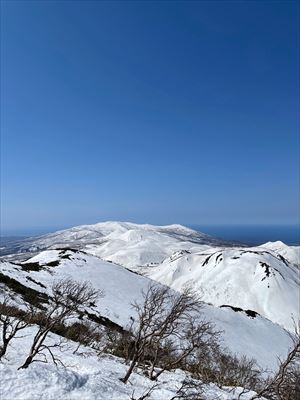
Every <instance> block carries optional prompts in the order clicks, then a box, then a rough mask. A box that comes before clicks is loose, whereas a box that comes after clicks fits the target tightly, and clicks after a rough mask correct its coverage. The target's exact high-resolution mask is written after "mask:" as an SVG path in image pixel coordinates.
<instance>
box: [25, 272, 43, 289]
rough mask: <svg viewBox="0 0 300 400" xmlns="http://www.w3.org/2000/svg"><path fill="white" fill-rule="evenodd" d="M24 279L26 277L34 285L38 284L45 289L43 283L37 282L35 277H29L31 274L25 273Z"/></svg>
mask: <svg viewBox="0 0 300 400" xmlns="http://www.w3.org/2000/svg"><path fill="white" fill-rule="evenodd" d="M26 279H27V280H28V281H31V282H33V283H35V284H36V285H39V286H40V287H42V288H44V289H46V286H45V285H43V284H42V283H41V282H38V281H36V280H35V279H33V278H31V276H29V275H27V276H26Z"/></svg>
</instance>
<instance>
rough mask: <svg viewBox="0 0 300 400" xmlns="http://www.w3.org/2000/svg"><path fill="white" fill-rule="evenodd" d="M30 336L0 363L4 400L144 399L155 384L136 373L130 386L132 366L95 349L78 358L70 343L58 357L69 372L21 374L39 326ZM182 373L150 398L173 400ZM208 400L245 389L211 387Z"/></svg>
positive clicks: (164, 380)
mask: <svg viewBox="0 0 300 400" xmlns="http://www.w3.org/2000/svg"><path fill="white" fill-rule="evenodd" d="M24 333H25V336H23V337H22V338H20V339H17V340H16V342H15V343H16V344H17V343H18V345H14V346H11V347H10V348H9V351H8V354H7V359H6V360H4V361H3V362H1V363H0V376H1V379H0V398H1V399H3V400H40V399H43V400H53V399H58V400H80V399H82V400H129V399H130V398H131V396H132V394H133V391H134V395H135V398H138V397H139V396H142V395H143V394H145V393H146V392H147V390H148V389H149V388H151V387H152V386H153V385H154V383H153V382H152V381H150V380H149V379H147V378H146V377H145V376H143V375H142V374H141V373H136V372H134V373H133V374H132V376H131V378H130V383H129V384H127V385H125V384H123V383H122V382H121V381H120V380H119V378H121V377H123V376H124V375H125V372H126V369H127V368H128V367H126V365H125V364H123V363H122V361H121V360H120V359H118V358H116V357H112V356H102V357H100V358H99V357H98V356H97V355H96V354H95V352H93V350H92V349H90V348H82V349H81V350H80V352H81V353H82V355H77V354H73V350H74V349H75V348H76V344H74V343H73V342H69V344H68V348H67V349H66V350H65V351H64V352H63V353H59V352H58V351H57V350H55V349H53V352H54V353H55V354H56V355H57V356H59V357H60V359H62V360H63V362H64V364H65V365H66V368H64V367H62V366H60V365H58V366H57V367H56V366H55V365H54V364H52V363H51V362H50V363H49V364H44V363H43V364H41V363H33V364H31V365H30V366H29V368H28V369H23V370H19V371H18V370H17V368H18V367H19V366H20V365H21V362H22V361H24V359H25V357H26V351H28V349H29V346H30V343H31V342H30V340H31V338H32V335H33V334H34V333H35V327H30V328H27V329H26V330H25V331H24ZM57 339H58V337H57V336H56V335H54V334H50V335H49V338H48V339H47V343H48V344H50V345H51V344H53V343H55V340H56V341H57ZM184 378H185V374H184V372H183V371H181V370H177V371H176V372H166V373H164V374H163V375H162V376H161V377H160V380H159V382H160V385H159V387H158V388H157V389H156V390H154V391H153V393H152V395H151V397H150V399H152V400H169V399H171V398H172V397H173V396H174V395H175V393H176V390H177V389H178V388H179V387H180V384H181V382H182V381H183V380H184ZM204 389H205V391H204V393H205V398H206V399H207V400H216V399H219V400H230V399H231V400H232V399H233V398H237V396H238V394H239V393H240V392H241V389H236V390H235V391H234V392H232V391H231V392H230V388H228V389H227V390H226V389H223V390H221V389H219V388H218V387H217V386H216V385H213V384H209V385H206V386H205V388H204ZM253 394H254V392H249V393H247V394H244V395H242V396H241V397H240V398H241V400H247V399H250V397H251V396H253Z"/></svg>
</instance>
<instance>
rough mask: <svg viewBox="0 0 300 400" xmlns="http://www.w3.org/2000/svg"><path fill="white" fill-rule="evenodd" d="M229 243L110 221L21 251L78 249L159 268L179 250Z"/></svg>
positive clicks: (23, 244) (173, 228) (177, 229)
mask: <svg viewBox="0 0 300 400" xmlns="http://www.w3.org/2000/svg"><path fill="white" fill-rule="evenodd" d="M225 243H226V242H225V241H222V240H218V239H215V238H213V237H211V236H209V235H206V234H203V233H199V232H197V231H194V230H192V229H190V228H186V227H184V226H182V225H166V226H155V225H149V224H134V223H131V222H112V221H108V222H101V223H98V224H94V225H82V226H77V227H74V228H71V229H66V230H63V231H58V232H54V233H50V234H47V235H43V236H40V237H33V238H28V239H25V240H22V241H20V242H18V245H17V249H18V252H19V253H20V252H21V253H22V252H28V251H30V252H36V251H41V250H46V249H51V248H59V247H72V248H74V247H75V248H80V249H82V250H86V251H89V252H90V253H92V254H94V255H97V256H100V257H101V258H103V259H105V260H109V261H113V262H114V263H116V264H120V265H123V266H125V267H127V268H131V269H134V268H136V267H141V266H149V265H157V264H158V263H161V262H162V261H163V260H164V259H165V258H166V257H168V256H170V255H171V254H172V253H173V252H174V251H177V250H182V249H191V248H199V246H200V248H203V246H204V247H205V246H206V245H221V244H225Z"/></svg>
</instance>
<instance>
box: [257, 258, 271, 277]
mask: <svg viewBox="0 0 300 400" xmlns="http://www.w3.org/2000/svg"><path fill="white" fill-rule="evenodd" d="M259 263H260V265H261V266H262V267H263V268H265V274H266V276H265V277H264V278H263V279H262V281H263V280H264V279H265V278H269V276H270V275H271V272H270V269H271V267H270V265H268V264H266V263H264V262H261V261H260V262H259Z"/></svg>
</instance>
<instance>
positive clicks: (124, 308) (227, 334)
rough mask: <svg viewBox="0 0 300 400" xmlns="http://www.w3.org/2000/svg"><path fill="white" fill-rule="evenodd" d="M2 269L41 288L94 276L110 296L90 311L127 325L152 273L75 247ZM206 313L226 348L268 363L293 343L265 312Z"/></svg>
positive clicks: (215, 310) (214, 309)
mask: <svg viewBox="0 0 300 400" xmlns="http://www.w3.org/2000/svg"><path fill="white" fill-rule="evenodd" d="M37 266H38V268H37ZM32 268H35V269H39V270H32ZM0 271H1V272H2V273H3V274H4V275H6V276H9V277H11V278H14V279H15V280H17V281H19V282H21V283H22V284H24V285H25V286H28V287H31V288H33V289H35V290H37V291H40V292H43V291H44V292H48V291H49V288H50V286H51V284H52V282H53V281H55V280H57V279H61V278H64V277H71V278H72V279H75V280H78V281H84V280H88V281H91V283H92V284H93V286H94V287H95V288H98V289H101V290H104V294H105V296H104V298H102V299H100V300H99V301H98V303H97V304H96V306H95V307H91V309H90V310H89V311H90V312H93V313H97V312H98V313H99V314H100V315H101V316H104V317H106V318H109V319H110V320H111V321H113V322H115V323H117V324H119V325H121V326H123V327H126V325H127V324H128V323H129V321H130V317H131V316H133V310H132V309H131V303H132V302H133V301H134V300H138V301H142V297H141V291H142V290H143V289H146V288H147V287H148V285H149V283H150V280H149V279H148V278H147V277H144V276H141V275H138V274H136V273H133V272H131V271H129V270H127V269H125V268H123V267H121V266H118V265H115V264H113V263H109V262H105V261H103V260H101V259H99V258H98V257H95V256H92V255H89V254H86V253H83V252H81V251H73V250H48V251H44V252H41V253H40V254H39V255H37V256H35V257H32V258H31V259H29V260H28V261H27V262H24V263H23V264H18V265H17V264H13V263H9V262H3V263H2V264H0ZM41 285H42V286H41ZM203 314H204V316H205V318H206V319H207V320H211V321H212V322H213V323H214V324H215V325H216V329H217V330H221V331H223V332H224V333H223V339H224V342H223V345H224V346H225V347H228V348H229V350H230V351H231V352H234V353H237V354H239V355H246V356H248V357H255V358H256V359H257V362H258V363H259V364H260V365H261V366H262V367H267V368H270V369H272V368H274V366H275V364H276V357H277V355H284V354H285V353H286V350H287V348H288V347H289V346H290V343H291V339H290V337H289V335H288V334H287V332H286V331H285V330H284V329H282V328H281V327H280V326H279V325H276V324H274V323H272V322H271V321H268V320H267V319H265V318H262V317H260V316H256V317H255V318H252V317H250V316H248V315H247V314H246V313H245V312H242V311H239V312H235V311H233V310H232V309H231V308H228V307H226V308H217V307H213V306H210V305H206V306H205V307H204V309H203ZM270 337H272V341H270Z"/></svg>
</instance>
